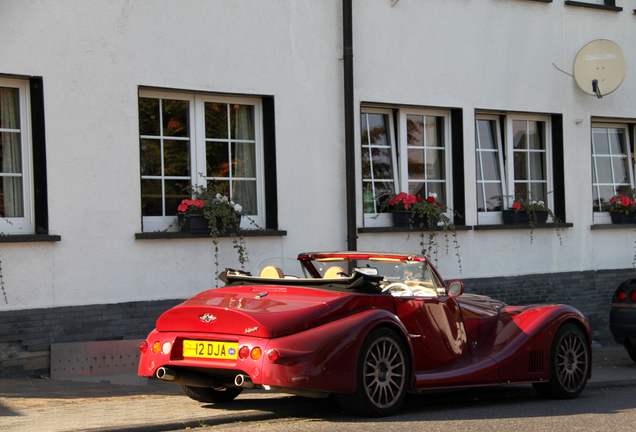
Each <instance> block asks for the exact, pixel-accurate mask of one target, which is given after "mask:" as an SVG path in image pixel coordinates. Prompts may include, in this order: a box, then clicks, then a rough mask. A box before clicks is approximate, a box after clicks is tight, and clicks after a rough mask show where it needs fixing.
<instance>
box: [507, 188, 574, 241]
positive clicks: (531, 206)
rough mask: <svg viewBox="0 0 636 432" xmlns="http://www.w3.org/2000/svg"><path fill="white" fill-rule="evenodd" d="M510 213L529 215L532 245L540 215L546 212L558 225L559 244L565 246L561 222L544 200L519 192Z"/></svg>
mask: <svg viewBox="0 0 636 432" xmlns="http://www.w3.org/2000/svg"><path fill="white" fill-rule="evenodd" d="M508 198H511V197H510V196H509V197H508ZM508 211H513V212H515V213H517V212H524V213H526V214H527V215H528V225H529V226H530V244H532V243H533V242H534V230H535V228H536V227H537V224H538V223H539V219H538V213H541V212H545V213H546V214H547V216H549V217H550V218H551V219H552V222H553V223H554V224H556V225H557V229H556V233H557V237H558V238H559V243H560V244H561V245H563V237H562V235H561V229H560V228H559V226H558V225H559V223H560V222H561V221H560V220H559V218H558V217H556V216H555V214H554V213H553V212H552V210H550V208H549V207H548V206H547V205H546V203H545V202H544V201H543V200H537V199H534V197H533V196H532V195H531V194H529V193H528V192H518V193H517V194H516V195H515V197H514V201H513V203H512V205H511V206H510V208H509V209H508Z"/></svg>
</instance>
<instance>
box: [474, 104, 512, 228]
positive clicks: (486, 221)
mask: <svg viewBox="0 0 636 432" xmlns="http://www.w3.org/2000/svg"><path fill="white" fill-rule="evenodd" d="M478 120H486V121H494V122H495V133H496V134H497V144H498V146H499V148H498V151H497V153H498V158H497V161H498V164H499V166H498V168H499V176H500V177H502V178H500V179H499V183H501V195H502V200H501V205H502V207H504V206H505V200H504V199H503V197H505V196H507V195H508V192H507V191H508V185H507V183H506V178H507V175H506V173H505V172H504V167H505V164H504V153H506V151H505V148H504V147H505V141H504V140H503V139H502V137H501V124H500V120H499V116H496V115H488V114H476V115H475V157H478V153H481V152H488V153H490V152H492V151H491V150H482V149H481V145H480V148H479V149H478V148H477V140H478V139H479V133H478V130H477V121H478ZM477 169H480V170H482V173H481V180H477V187H478V188H479V189H481V188H482V185H483V184H485V183H489V182H491V181H488V180H484V175H483V166H482V164H479V167H478V168H477ZM479 189H478V190H477V193H478V194H481V193H483V190H479ZM477 202H479V200H478V201H477ZM477 222H478V224H479V225H498V224H502V223H503V217H502V215H501V211H500V210H499V211H488V210H486V211H484V212H480V211H478V212H477Z"/></svg>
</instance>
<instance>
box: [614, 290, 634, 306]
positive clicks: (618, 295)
mask: <svg viewBox="0 0 636 432" xmlns="http://www.w3.org/2000/svg"><path fill="white" fill-rule="evenodd" d="M632 292H633V291H632ZM626 298H627V293H626V292H625V290H623V289H619V290H618V291H616V301H617V302H619V303H622V302H624V301H625V299H626Z"/></svg>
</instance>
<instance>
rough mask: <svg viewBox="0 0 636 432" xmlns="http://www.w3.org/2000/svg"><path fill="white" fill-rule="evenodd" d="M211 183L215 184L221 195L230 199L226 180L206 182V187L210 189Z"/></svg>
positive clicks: (228, 184) (228, 183)
mask: <svg viewBox="0 0 636 432" xmlns="http://www.w3.org/2000/svg"><path fill="white" fill-rule="evenodd" d="M213 183H215V184H216V187H217V188H218V189H219V190H220V191H221V192H220V193H221V195H225V196H227V197H228V198H229V197H230V182H229V181H228V180H215V181H212V180H210V181H208V186H207V187H211V186H212V184H213Z"/></svg>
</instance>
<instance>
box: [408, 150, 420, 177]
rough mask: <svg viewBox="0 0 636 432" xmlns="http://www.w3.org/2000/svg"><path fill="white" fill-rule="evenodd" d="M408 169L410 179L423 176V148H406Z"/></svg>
mask: <svg viewBox="0 0 636 432" xmlns="http://www.w3.org/2000/svg"><path fill="white" fill-rule="evenodd" d="M408 155H409V157H408V162H407V163H408V170H409V178H410V179H423V178H424V150H423V149H413V148H411V149H409V150H408Z"/></svg>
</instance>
